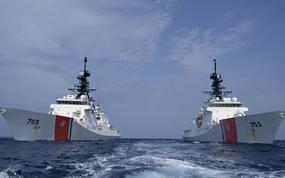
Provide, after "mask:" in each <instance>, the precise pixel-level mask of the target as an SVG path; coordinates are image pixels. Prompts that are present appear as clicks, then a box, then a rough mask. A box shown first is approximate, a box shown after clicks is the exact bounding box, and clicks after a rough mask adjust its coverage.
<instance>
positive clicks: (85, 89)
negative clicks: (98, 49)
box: [68, 57, 96, 101]
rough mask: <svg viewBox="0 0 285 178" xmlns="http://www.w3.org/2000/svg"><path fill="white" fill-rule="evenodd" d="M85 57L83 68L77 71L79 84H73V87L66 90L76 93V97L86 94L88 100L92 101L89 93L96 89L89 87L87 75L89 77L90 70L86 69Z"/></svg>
mask: <svg viewBox="0 0 285 178" xmlns="http://www.w3.org/2000/svg"><path fill="white" fill-rule="evenodd" d="M86 64H87V57H85V58H84V69H83V71H80V72H79V75H78V76H77V79H78V80H79V85H75V88H69V89H68V90H70V91H73V92H74V93H76V94H77V96H76V98H79V97H80V96H81V95H87V97H88V99H89V100H90V101H93V99H92V98H90V96H89V93H90V92H93V91H95V90H96V89H91V88H89V81H88V79H87V77H90V76H91V74H90V72H89V71H88V70H87V69H86Z"/></svg>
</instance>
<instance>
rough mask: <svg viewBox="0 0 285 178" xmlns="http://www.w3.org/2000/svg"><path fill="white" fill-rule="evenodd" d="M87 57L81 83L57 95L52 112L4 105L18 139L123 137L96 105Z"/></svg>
mask: <svg viewBox="0 0 285 178" xmlns="http://www.w3.org/2000/svg"><path fill="white" fill-rule="evenodd" d="M86 63H87V58H86V57H85V59H84V69H83V71H81V72H80V73H79V75H78V77H77V79H78V80H79V85H76V86H75V88H72V89H69V90H71V92H72V93H71V94H69V95H67V96H63V97H61V98H57V100H56V103H55V104H51V106H50V107H51V109H52V111H50V113H49V114H45V113H38V112H32V111H26V110H20V109H12V108H0V112H1V113H2V115H3V116H4V118H5V120H6V121H7V124H8V127H9V128H10V131H11V132H12V134H13V136H14V138H15V139H16V140H23V141H32V140H54V141H66V140H105V139H116V138H120V133H119V130H117V129H115V128H113V127H112V126H111V124H110V122H109V120H108V118H107V117H106V116H105V115H104V113H103V112H101V111H100V108H99V105H96V106H95V103H94V100H93V99H92V98H91V97H90V96H89V93H90V92H91V91H94V90H95V89H90V88H89V82H88V80H87V77H90V72H89V71H88V70H87V69H86Z"/></svg>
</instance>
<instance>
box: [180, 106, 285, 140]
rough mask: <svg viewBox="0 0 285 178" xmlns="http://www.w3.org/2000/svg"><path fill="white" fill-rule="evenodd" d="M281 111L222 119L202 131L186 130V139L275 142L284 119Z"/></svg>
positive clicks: (184, 137)
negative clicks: (198, 132)
mask: <svg viewBox="0 0 285 178" xmlns="http://www.w3.org/2000/svg"><path fill="white" fill-rule="evenodd" d="M284 113H285V112H281V111H276V112H268V113H262V114H255V115H249V116H243V117H237V118H228V119H223V120H220V123H219V124H216V125H215V126H213V127H211V128H209V129H207V131H204V132H203V131H200V134H197V133H192V132H191V131H189V130H188V131H185V132H184V136H183V139H184V140H185V141H199V142H223V143H258V144H274V141H275V139H276V135H277V132H279V127H281V123H282V121H283V119H284Z"/></svg>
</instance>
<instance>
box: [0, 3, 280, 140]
mask: <svg viewBox="0 0 285 178" xmlns="http://www.w3.org/2000/svg"><path fill="white" fill-rule="evenodd" d="M284 9H285V1H283V0H274V1H268V0H251V1H248V0H239V1H234V0H216V1H212V0H202V1H198V0H179V1H178V0H176V1H175V0H136V1H133V0H122V1H118V0H92V1H91V0H82V1H75V0H60V1H58V0H41V1H37V0H26V1H16V0H2V1H0V22H1V23H0V83H1V85H0V106H2V107H13V108H20V109H27V110H32V111H38V112H45V113H47V112H48V111H49V110H50V109H49V105H50V104H51V103H53V102H55V99H56V98H57V97H59V96H63V95H66V94H68V91H67V88H70V87H72V86H73V85H74V84H76V83H77V81H76V76H77V74H78V72H79V71H80V70H81V69H82V67H83V58H84V57H85V56H87V57H88V64H87V65H88V66H87V67H88V69H89V70H90V72H91V78H90V85H91V86H92V87H95V88H96V89H97V91H96V92H95V93H94V94H93V97H94V98H95V99H96V100H97V102H100V105H101V107H102V110H103V111H104V112H105V113H106V114H107V116H108V117H109V119H110V121H111V123H112V125H113V126H114V127H116V128H119V129H120V131H121V134H122V137H124V138H182V135H183V131H184V130H185V129H187V128H188V127H189V126H190V123H191V119H192V118H193V117H195V116H196V115H197V112H198V111H199V108H200V107H201V106H202V105H203V102H204V101H206V100H207V99H208V97H209V96H207V95H205V94H203V93H202V91H205V90H209V89H210V84H211V83H210V82H211V81H210V80H209V74H210V73H211V72H212V71H213V61H212V60H213V59H214V58H216V59H217V61H218V71H219V72H220V73H221V74H222V77H223V78H224V85H225V86H226V87H227V89H229V90H233V94H232V96H233V97H238V98H239V99H241V100H243V101H244V103H245V105H246V106H248V107H249V113H248V114H253V113H260V112H267V111H275V110H285V102H284V101H285V80H284V76H285V35H284V32H285V23H284V19H285V10H284ZM0 136H11V133H10V132H9V129H8V127H7V125H6V123H5V120H4V119H3V117H2V116H0Z"/></svg>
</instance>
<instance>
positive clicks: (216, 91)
mask: <svg viewBox="0 0 285 178" xmlns="http://www.w3.org/2000/svg"><path fill="white" fill-rule="evenodd" d="M210 79H211V80H213V82H212V85H211V87H212V91H204V92H203V93H206V94H209V95H211V96H212V97H215V98H219V99H223V98H224V97H225V96H226V95H227V94H230V93H232V91H225V90H224V89H225V88H226V87H224V86H223V85H222V83H223V78H222V76H221V74H219V73H217V60H216V59H214V73H212V74H211V76H210Z"/></svg>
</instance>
